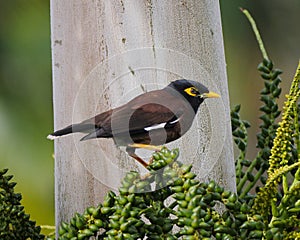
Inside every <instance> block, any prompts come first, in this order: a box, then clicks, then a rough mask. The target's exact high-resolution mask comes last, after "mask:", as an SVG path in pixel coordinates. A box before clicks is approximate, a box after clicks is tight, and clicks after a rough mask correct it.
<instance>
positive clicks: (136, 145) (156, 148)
mask: <svg viewBox="0 0 300 240" xmlns="http://www.w3.org/2000/svg"><path fill="white" fill-rule="evenodd" d="M128 147H131V148H144V149H147V150H151V151H160V150H161V149H162V148H163V146H155V145H148V144H142V143H133V144H129V145H128Z"/></svg>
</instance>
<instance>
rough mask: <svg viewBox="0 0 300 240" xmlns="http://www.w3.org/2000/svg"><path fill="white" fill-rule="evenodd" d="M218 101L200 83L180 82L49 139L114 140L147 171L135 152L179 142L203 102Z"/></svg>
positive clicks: (214, 95) (172, 83)
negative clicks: (75, 136)
mask: <svg viewBox="0 0 300 240" xmlns="http://www.w3.org/2000/svg"><path fill="white" fill-rule="evenodd" d="M217 97H220V96H219V95H218V94H217V93H214V92H209V91H208V89H207V87H205V86H204V85H202V84H201V83H199V82H195V81H191V80H186V79H180V80H176V81H173V82H171V83H170V84H169V85H168V86H167V87H165V88H163V89H161V90H155V91H151V92H146V93H144V94H141V95H139V96H137V97H136V98H134V99H132V100H131V101H129V102H128V103H126V104H124V105H122V106H120V107H117V108H114V109H111V110H108V111H106V112H103V113H100V114H98V115H96V116H95V117H92V118H89V119H87V120H85V121H82V122H81V123H77V124H72V125H69V126H68V127H66V128H63V129H61V130H58V131H55V132H54V133H52V134H50V135H49V136H48V138H49V139H55V138H56V137H60V136H63V135H67V134H70V133H75V132H82V133H87V135H85V136H84V137H83V138H81V140H88V139H92V138H113V139H114V142H115V143H116V145H117V146H126V151H127V153H128V154H129V155H130V156H131V157H133V158H135V159H136V160H137V161H139V162H140V163H141V164H143V165H144V166H145V167H146V166H147V165H148V164H147V163H146V162H144V161H143V160H142V159H141V158H140V157H138V156H137V155H136V154H135V150H136V148H145V149H149V150H159V149H160V148H161V147H160V146H161V145H163V144H165V143H168V142H172V141H174V140H176V139H178V138H180V137H181V136H182V135H184V134H185V133H186V132H187V131H188V130H189V128H190V127H191V125H192V123H193V120H194V118H195V115H196V113H197V110H198V108H199V106H200V104H201V103H202V102H203V101H204V99H206V98H217Z"/></svg>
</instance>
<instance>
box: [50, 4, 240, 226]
mask: <svg viewBox="0 0 300 240" xmlns="http://www.w3.org/2000/svg"><path fill="white" fill-rule="evenodd" d="M51 40H52V62H53V64H52V65H53V100H54V129H55V130H57V129H60V128H62V127H65V126H67V125H69V124H71V123H75V122H79V121H82V120H84V119H87V118H89V117H92V116H93V115H96V114H97V113H99V112H101V111H104V110H108V109H109V108H111V107H117V106H119V105H121V104H124V103H125V102H127V101H128V100H130V99H132V98H133V97H135V96H137V95H139V94H141V93H143V92H145V91H150V90H154V89H160V88H162V87H164V86H165V85H167V84H168V83H169V82H170V81H172V80H175V79H179V78H187V79H192V80H195V81H199V82H201V83H203V84H204V85H206V86H207V87H208V88H209V89H210V90H212V91H214V92H217V93H219V94H220V95H221V96H222V98H221V99H207V100H206V102H205V103H204V104H203V106H201V107H200V111H199V112H198V115H197V118H196V120H195V121H194V124H193V126H192V129H190V130H189V132H188V133H187V134H186V135H185V136H184V137H183V138H182V139H180V140H177V141H175V142H173V143H171V144H170V145H169V147H170V148H172V147H179V148H180V153H181V155H180V160H181V161H183V162H187V163H192V164H193V165H194V170H195V171H196V172H197V173H198V174H199V177H200V178H201V179H202V180H207V179H215V180H216V181H218V182H220V183H222V184H223V185H224V186H226V187H227V188H229V189H231V190H234V189H235V171H234V162H233V151H232V138H231V125H230V109H229V97H228V87H227V77H226V64H225V57H224V47H223V38H222V27H221V18H220V8H219V1H217V0H202V1H198V0H186V1H184V0H182V1H160V0H156V1H154V0H153V1H151V0H112V1H106V0H91V1H81V0H72V1H69V0H51ZM81 137H82V135H81V134H74V136H66V137H63V138H60V139H58V140H56V141H55V163H56V164H55V194H56V196H55V198H56V199H55V200H56V222H57V224H59V223H60V222H61V221H62V220H68V219H69V218H70V217H72V216H73V214H74V213H75V212H82V211H83V210H84V209H85V208H86V207H87V206H90V205H97V203H98V202H100V201H101V200H102V198H103V196H104V195H105V192H106V191H107V190H108V189H116V188H117V187H118V183H119V181H120V178H122V176H123V175H124V174H125V172H126V171H128V170H137V171H144V170H143V169H142V168H141V166H138V165H137V164H136V163H135V162H134V161H133V160H132V159H130V158H128V157H127V155H126V154H125V152H124V151H123V150H122V149H118V148H117V147H115V145H114V144H113V141H112V140H107V139H101V140H91V141H85V142H79V139H80V138H81ZM142 154H144V156H149V154H150V153H149V152H146V153H144V152H142Z"/></svg>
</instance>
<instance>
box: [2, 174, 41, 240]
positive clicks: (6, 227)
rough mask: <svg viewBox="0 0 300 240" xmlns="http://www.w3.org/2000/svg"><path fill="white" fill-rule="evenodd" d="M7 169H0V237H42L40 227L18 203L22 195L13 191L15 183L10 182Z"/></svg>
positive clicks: (8, 239) (10, 176) (6, 239)
mask: <svg viewBox="0 0 300 240" xmlns="http://www.w3.org/2000/svg"><path fill="white" fill-rule="evenodd" d="M7 171H8V169H3V170H1V171H0V239H2V240H11V239H20V240H22V239H24V240H25V239H37V240H38V239H44V236H43V235H42V234H40V231H41V228H40V227H37V226H36V225H35V222H34V221H31V220H30V215H29V214H26V213H25V211H24V207H23V206H22V205H21V203H20V201H21V199H22V196H21V194H19V193H15V192H14V187H15V185H16V183H15V182H11V179H12V178H13V176H12V175H7V174H6V173H7Z"/></svg>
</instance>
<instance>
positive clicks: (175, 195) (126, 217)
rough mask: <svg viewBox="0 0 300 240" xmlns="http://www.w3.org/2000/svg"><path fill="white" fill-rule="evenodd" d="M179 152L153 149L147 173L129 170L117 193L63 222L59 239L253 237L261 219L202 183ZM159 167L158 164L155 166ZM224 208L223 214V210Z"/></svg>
mask: <svg viewBox="0 0 300 240" xmlns="http://www.w3.org/2000/svg"><path fill="white" fill-rule="evenodd" d="M178 154H179V152H178V150H177V149H174V150H168V149H167V148H163V149H162V150H161V151H160V152H155V153H154V154H153V156H152V162H151V164H150V165H149V167H148V169H149V174H147V175H145V176H141V175H140V174H139V173H137V172H129V173H127V175H126V176H125V178H124V179H123V181H122V183H121V186H120V188H119V194H115V193H113V192H109V193H108V194H107V195H106V197H105V199H104V201H103V203H102V204H100V205H99V206H98V207H97V208H92V207H90V208H88V209H87V210H86V211H85V213H84V214H83V215H80V214H78V213H77V214H76V215H75V217H73V218H72V219H71V221H70V223H66V222H64V223H62V225H61V227H60V230H59V235H60V236H59V239H61V240H62V239H74V240H75V239H89V238H90V237H91V236H94V237H96V239H170V240H171V239H211V238H212V237H215V238H216V239H257V238H258V237H261V236H262V234H263V229H264V227H265V226H264V223H263V222H262V221H261V218H260V217H259V216H258V215H257V216H251V215H250V207H249V206H248V205H247V204H246V203H243V202H242V201H240V200H239V199H238V197H237V195H236V194H234V193H231V192H230V191H226V190H224V188H223V187H221V186H219V185H218V184H216V183H215V182H214V181H211V182H209V183H200V182H199V181H198V180H197V179H196V175H195V174H194V173H193V172H192V171H191V169H192V166H191V165H185V164H182V163H181V162H179V161H178V160H177V157H178ZM159 167H160V168H159ZM221 212H222V213H221Z"/></svg>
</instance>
